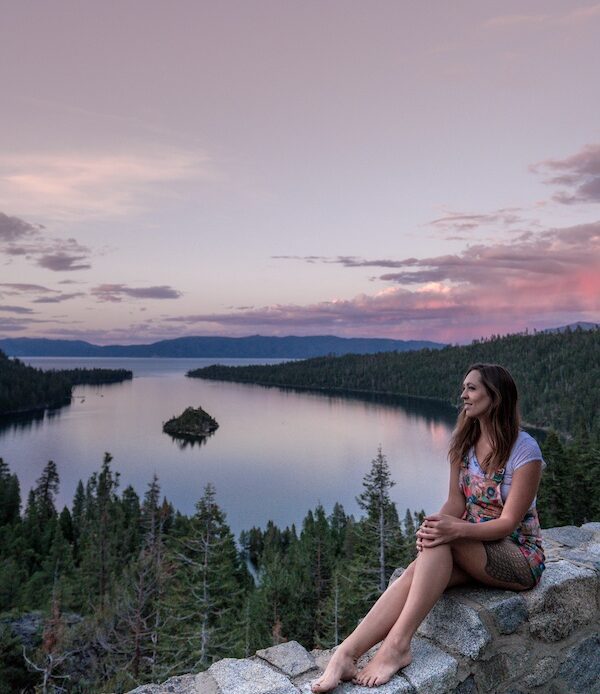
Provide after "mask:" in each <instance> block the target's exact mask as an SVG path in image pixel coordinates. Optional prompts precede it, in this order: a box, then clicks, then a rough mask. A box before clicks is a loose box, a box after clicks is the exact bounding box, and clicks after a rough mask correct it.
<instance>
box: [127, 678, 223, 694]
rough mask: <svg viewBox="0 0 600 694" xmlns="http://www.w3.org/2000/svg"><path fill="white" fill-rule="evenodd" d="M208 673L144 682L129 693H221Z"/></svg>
mask: <svg viewBox="0 0 600 694" xmlns="http://www.w3.org/2000/svg"><path fill="white" fill-rule="evenodd" d="M211 680H212V678H211V677H210V676H208V675H206V673H200V674H199V675H178V676H176V677H171V678H169V679H168V680H167V681H166V682H163V683H162V684H143V685H141V686H140V687H137V688H136V689H134V690H133V691H131V692H129V693H128V694H220V692H219V689H218V687H217V685H216V683H215V682H214V680H212V682H211Z"/></svg>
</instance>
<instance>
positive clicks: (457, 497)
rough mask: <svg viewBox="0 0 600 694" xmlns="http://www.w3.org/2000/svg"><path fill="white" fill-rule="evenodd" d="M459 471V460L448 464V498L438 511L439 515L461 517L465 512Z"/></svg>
mask: <svg viewBox="0 0 600 694" xmlns="http://www.w3.org/2000/svg"><path fill="white" fill-rule="evenodd" d="M459 473H460V461H457V462H455V463H452V464H451V465H450V483H449V488H448V498H447V499H446V502H445V503H444V505H443V506H442V508H441V509H440V510H439V511H438V514H439V515H444V514H445V515H448V516H454V517H455V518H462V516H463V513H464V512H465V495H464V494H463V493H462V489H461V488H460V484H459V482H458V477H459Z"/></svg>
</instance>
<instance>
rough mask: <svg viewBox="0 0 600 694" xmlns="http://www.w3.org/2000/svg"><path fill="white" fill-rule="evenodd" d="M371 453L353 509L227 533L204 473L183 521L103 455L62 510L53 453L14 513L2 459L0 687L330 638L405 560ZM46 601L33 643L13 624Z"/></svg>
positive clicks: (404, 534) (405, 536)
mask: <svg viewBox="0 0 600 694" xmlns="http://www.w3.org/2000/svg"><path fill="white" fill-rule="evenodd" d="M392 485H393V481H392V480H391V479H390V473H389V468H388V464H387V461H386V459H385V456H384V455H383V454H382V452H381V451H379V452H378V454H377V456H376V458H375V459H374V460H373V461H372V463H371V469H370V471H369V472H368V474H367V475H366V476H365V478H364V482H363V490H362V493H361V494H360V495H359V497H358V498H357V499H358V502H359V505H360V508H361V509H362V511H363V513H364V515H363V516H362V517H361V518H360V519H358V520H357V519H355V518H354V517H353V516H351V515H348V514H347V513H346V512H345V511H344V509H343V507H342V505H341V504H336V505H335V507H334V508H333V510H332V512H331V513H330V514H329V515H328V514H327V513H326V511H325V509H324V508H323V507H322V506H318V507H317V508H316V509H314V510H312V511H309V512H308V513H307V515H306V517H305V518H304V520H303V522H302V527H301V528H300V529H296V527H295V526H294V525H292V526H291V527H286V528H285V529H281V528H279V527H277V526H276V525H274V524H273V523H269V524H268V525H267V527H266V528H265V529H264V530H263V529H260V528H252V529H250V530H248V531H245V532H243V533H242V534H241V536H240V542H239V545H238V544H236V542H235V539H234V537H233V535H232V533H231V531H230V529H229V527H228V525H227V522H226V518H225V514H224V512H223V511H222V510H221V508H220V507H219V505H218V504H217V501H216V496H215V490H214V488H213V487H212V486H211V485H207V487H206V488H205V490H204V494H203V496H202V498H201V499H200V500H199V501H198V503H197V504H196V512H195V514H194V515H193V516H191V517H188V516H185V515H183V514H181V513H179V512H177V511H175V510H174V509H173V507H172V505H171V504H170V503H168V501H166V500H165V499H161V493H160V486H159V483H158V480H157V478H156V477H154V478H153V480H152V481H151V482H150V483H149V485H148V488H147V490H146V493H145V494H144V497H143V499H140V498H139V497H138V495H137V494H136V492H135V491H134V490H133V488H132V487H126V488H125V489H124V490H122V491H121V490H120V489H119V475H118V473H116V472H114V471H113V469H112V466H111V457H110V455H109V454H106V455H105V458H104V461H103V463H102V466H101V469H100V470H99V471H98V472H97V473H96V474H94V475H92V477H91V478H90V479H89V480H88V481H87V483H86V484H83V483H82V482H80V483H79V485H78V486H77V490H76V493H75V496H74V499H73V503H72V505H71V507H70V508H67V507H65V508H63V509H62V511H60V512H59V511H58V509H57V508H56V504H55V502H56V494H57V492H58V489H59V475H58V471H57V467H56V465H55V463H54V462H53V461H50V462H49V463H48V464H47V465H46V467H45V468H44V470H43V472H42V474H41V476H40V478H39V479H38V480H37V483H36V485H35V488H34V489H32V490H31V492H30V493H29V495H28V497H27V500H26V503H25V508H24V511H23V512H22V513H21V497H20V490H19V482H18V479H17V476H16V475H15V474H14V473H11V471H10V469H9V467H8V465H7V464H6V463H5V462H3V461H0V613H2V612H3V613H4V614H3V615H2V616H0V692H12V691H21V690H26V689H27V688H28V687H29V688H31V687H34V686H35V685H37V684H39V683H40V682H41V681H42V680H45V681H46V682H47V683H48V686H49V687H50V685H52V686H55V687H57V688H58V689H57V690H58V691H60V687H64V690H66V691H69V692H86V693H88V692H96V691H98V692H99V691H114V692H122V691H126V690H128V689H132V688H133V687H135V686H137V685H138V684H141V683H144V682H157V681H162V680H164V679H166V678H167V677H169V676H171V675H174V674H180V673H185V672H189V671H198V670H203V669H205V668H207V667H209V666H210V664H211V663H212V662H214V661H215V660H218V659H220V658H223V657H244V656H248V655H251V654H253V653H254V652H255V651H256V650H257V649H259V648H264V647H267V646H270V645H273V644H275V643H279V642H282V641H285V640H289V639H296V640H298V641H300V642H301V643H303V644H304V645H305V646H307V647H308V648H311V647H314V646H321V647H332V646H334V645H335V644H337V643H339V641H340V640H341V639H342V638H343V637H344V636H345V635H346V634H347V633H348V632H349V631H350V630H351V629H352V628H353V627H354V626H355V625H356V622H357V620H358V619H359V617H361V616H362V615H363V614H364V612H365V611H366V609H367V608H368V607H369V606H370V604H371V603H372V601H373V600H374V599H375V598H376V597H377V596H378V595H379V594H380V593H381V592H382V591H383V589H384V588H385V586H386V584H387V581H388V580H389V577H390V575H391V573H392V571H393V570H394V569H395V568H396V567H397V566H400V565H406V564H407V563H408V562H410V560H411V559H412V558H413V557H414V556H415V549H414V531H415V523H418V522H419V519H420V517H421V516H419V515H418V514H412V513H410V512H409V511H407V512H406V514H405V516H404V518H403V519H400V518H399V516H398V513H397V510H396V507H395V505H394V504H393V503H392V501H391V499H390V494H389V491H390V488H391V487H392ZM32 610H43V613H44V615H45V617H44V620H43V626H42V628H41V630H40V633H39V634H38V636H37V639H36V640H35V643H31V644H29V645H27V644H26V645H25V648H24V649H23V643H22V641H21V639H20V638H19V636H18V634H19V623H20V620H21V619H23V618H24V615H25V614H27V613H31V611H32Z"/></svg>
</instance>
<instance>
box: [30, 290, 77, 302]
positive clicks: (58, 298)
mask: <svg viewBox="0 0 600 694" xmlns="http://www.w3.org/2000/svg"><path fill="white" fill-rule="evenodd" d="M79 296H85V292H72V293H71V294H59V295H58V296H41V297H39V298H38V299H34V300H33V303H34V304H59V303H62V302H63V301H68V300H69V299H75V298H77V297H79Z"/></svg>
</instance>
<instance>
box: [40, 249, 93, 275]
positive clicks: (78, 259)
mask: <svg viewBox="0 0 600 694" xmlns="http://www.w3.org/2000/svg"><path fill="white" fill-rule="evenodd" d="M85 261H87V258H86V256H85V255H69V254H68V253H65V252H63V251H59V252H58V253H46V254H44V255H42V256H41V257H40V258H38V261H37V264H38V265H39V266H40V267H43V268H46V269H47V270H53V271H54V272H69V271H72V270H89V269H90V268H91V267H92V266H91V265H90V263H88V262H85Z"/></svg>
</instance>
